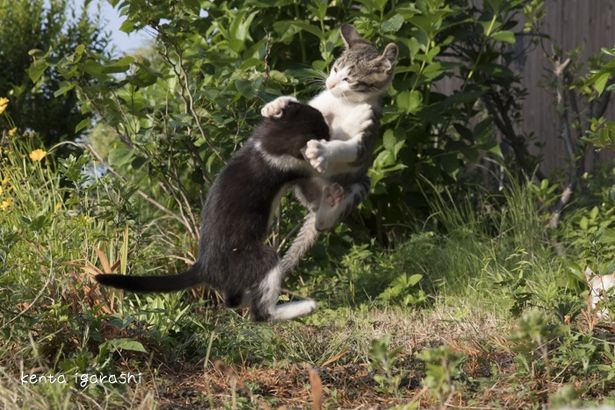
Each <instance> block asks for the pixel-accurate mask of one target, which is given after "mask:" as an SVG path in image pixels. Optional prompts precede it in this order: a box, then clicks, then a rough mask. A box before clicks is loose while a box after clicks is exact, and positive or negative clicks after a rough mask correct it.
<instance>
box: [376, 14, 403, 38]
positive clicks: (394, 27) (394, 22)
mask: <svg viewBox="0 0 615 410" xmlns="http://www.w3.org/2000/svg"><path fill="white" fill-rule="evenodd" d="M403 24H404V18H403V17H402V16H400V15H399V14H396V15H394V16H393V17H391V18H390V19H388V20H387V21H385V22H384V23H382V25H381V28H382V32H383V33H395V32H397V31H399V29H400V28H401V26H402V25H403Z"/></svg>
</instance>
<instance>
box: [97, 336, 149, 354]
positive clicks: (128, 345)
mask: <svg viewBox="0 0 615 410" xmlns="http://www.w3.org/2000/svg"><path fill="white" fill-rule="evenodd" d="M103 344H104V345H106V347H108V348H109V349H110V350H111V351H112V352H114V351H116V350H130V351H132V352H141V353H147V351H146V350H145V347H143V345H142V344H141V343H140V342H137V341H136V340H132V339H127V338H120V339H112V340H108V341H106V342H105V343H103Z"/></svg>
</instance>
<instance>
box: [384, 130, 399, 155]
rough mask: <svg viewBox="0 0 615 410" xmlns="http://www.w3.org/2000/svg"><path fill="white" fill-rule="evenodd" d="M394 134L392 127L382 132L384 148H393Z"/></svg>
mask: <svg viewBox="0 0 615 410" xmlns="http://www.w3.org/2000/svg"><path fill="white" fill-rule="evenodd" d="M395 142H396V139H395V134H394V133H393V130H392V129H388V130H386V131H385V132H384V135H383V136H382V145H384V148H385V149H387V150H389V151H391V150H392V149H393V148H395Z"/></svg>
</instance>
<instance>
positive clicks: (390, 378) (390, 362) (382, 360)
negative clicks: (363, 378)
mask: <svg viewBox="0 0 615 410" xmlns="http://www.w3.org/2000/svg"><path fill="white" fill-rule="evenodd" d="M400 352H401V349H400V348H396V349H391V348H390V347H389V340H388V339H387V338H385V339H383V340H377V339H374V340H372V344H371V346H370V348H369V358H370V366H371V368H372V369H373V371H374V372H375V373H376V374H375V375H374V381H375V382H376V383H377V384H378V388H379V389H380V390H381V391H383V392H386V393H389V394H396V393H397V392H398V389H399V385H400V383H401V380H402V377H403V374H402V373H401V372H400V370H399V369H398V366H397V361H398V359H399V357H398V356H399V353H400Z"/></svg>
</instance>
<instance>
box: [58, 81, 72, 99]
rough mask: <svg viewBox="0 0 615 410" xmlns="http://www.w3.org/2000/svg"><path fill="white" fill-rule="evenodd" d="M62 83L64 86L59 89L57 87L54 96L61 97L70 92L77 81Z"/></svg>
mask: <svg viewBox="0 0 615 410" xmlns="http://www.w3.org/2000/svg"><path fill="white" fill-rule="evenodd" d="M60 84H61V85H62V86H61V87H60V88H59V89H57V90H56V91H54V93H53V96H54V97H59V96H61V95H64V94H66V93H67V92H69V91H70V90H72V89H73V88H75V83H69V82H66V81H63V82H61V83H60Z"/></svg>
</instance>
